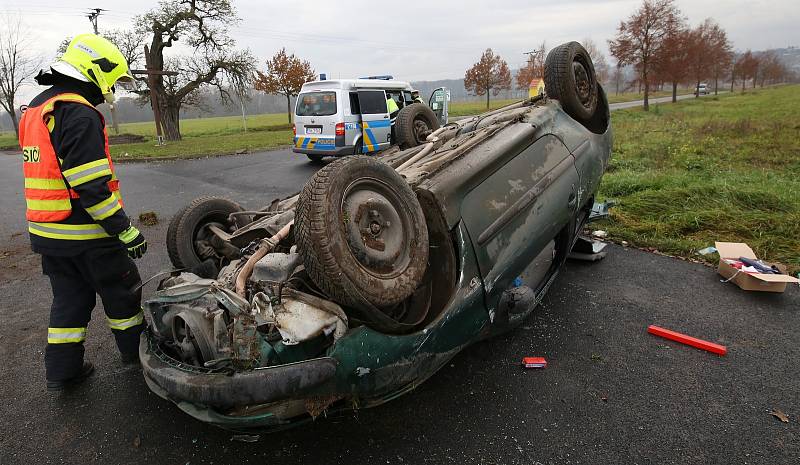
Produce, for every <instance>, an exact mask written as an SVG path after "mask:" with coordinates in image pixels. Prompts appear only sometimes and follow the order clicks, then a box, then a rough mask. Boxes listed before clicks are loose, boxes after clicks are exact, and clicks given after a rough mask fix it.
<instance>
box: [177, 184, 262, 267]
mask: <svg viewBox="0 0 800 465" xmlns="http://www.w3.org/2000/svg"><path fill="white" fill-rule="evenodd" d="M240 211H243V210H242V207H241V206H239V204H237V203H236V202H232V201H230V200H228V199H223V198H219V197H200V198H197V199H195V200H194V201H193V202H192V203H190V204H189V205H187V206H185V207H183V208H182V209H181V210H180V211H178V213H177V214H176V215H175V216H173V217H172V220H171V221H170V223H169V227H168V228H167V253H168V254H169V259H170V261H171V262H172V264H173V265H174V266H175V267H176V268H186V269H189V270H192V269H195V268H197V267H199V266H200V265H201V264H202V263H203V262H205V261H206V260H209V259H210V258H213V257H209V256H208V255H207V254H203V253H201V251H199V250H198V244H197V243H196V242H197V241H198V239H203V237H204V236H207V235H209V234H211V233H209V232H207V231H204V227H205V226H207V225H209V224H215V225H217V226H219V227H220V228H221V229H223V230H225V231H228V232H232V231H233V230H234V229H236V227H241V226H243V225H244V223H246V222H247V221H246V220H244V219H243V220H240V222H239V223H238V224H234V223H230V222H229V221H228V215H230V214H231V213H234V212H240Z"/></svg>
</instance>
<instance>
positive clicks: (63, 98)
mask: <svg viewBox="0 0 800 465" xmlns="http://www.w3.org/2000/svg"><path fill="white" fill-rule="evenodd" d="M56 102H76V103H82V104H84V105H88V106H90V107H94V106H93V105H92V104H91V103H89V101H88V100H86V99H85V98H83V97H81V96H80V95H79V94H61V95H57V96H56V97H54V98H53V99H51V100H50V101H49V102H47V104H46V105H45V106H44V107H42V114H47V113H51V112H52V111H53V108H54V107H55V105H56Z"/></svg>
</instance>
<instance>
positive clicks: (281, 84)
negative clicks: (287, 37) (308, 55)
mask: <svg viewBox="0 0 800 465" xmlns="http://www.w3.org/2000/svg"><path fill="white" fill-rule="evenodd" d="M256 73H257V74H258V77H257V78H256V80H255V89H256V90H260V91H263V92H265V93H267V94H280V95H283V96H285V97H286V116H287V117H288V118H289V124H292V97H297V94H298V93H300V89H301V88H302V87H303V84H305V83H306V82H309V81H313V80H314V76H315V74H314V69H312V68H311V63H309V62H308V61H306V60H301V59H300V58H298V57H296V56H294V54H291V55H287V54H286V48H282V49H281V50H280V51H279V52H278V53H276V54H275V56H273V57H272V58H271V59H270V60H269V61H267V72H266V74H265V73H262V72H261V71H256Z"/></svg>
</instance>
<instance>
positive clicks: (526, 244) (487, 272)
mask: <svg viewBox="0 0 800 465" xmlns="http://www.w3.org/2000/svg"><path fill="white" fill-rule="evenodd" d="M577 185H578V172H577V170H576V168H575V163H574V158H573V157H572V155H571V154H570V152H569V150H567V148H566V147H565V146H564V144H563V143H562V142H561V141H560V140H559V139H558V138H557V137H555V136H553V135H546V136H544V137H542V138H540V139H538V140H537V141H535V142H534V143H533V144H531V145H529V146H528V147H527V148H525V149H523V150H522V151H521V152H520V153H518V154H517V155H516V156H515V157H514V158H512V159H510V160H509V161H508V162H506V163H505V164H504V165H503V166H501V167H499V168H498V169H497V170H496V171H494V172H493V173H492V174H491V175H489V176H488V177H487V178H485V179H484V180H483V182H481V183H480V184H479V185H478V186H477V187H475V188H474V189H473V190H472V191H470V192H469V193H468V194H467V195H466V196H465V197H464V201H463V203H462V206H461V215H462V218H463V220H464V222H465V224H466V226H467V230H468V231H469V235H470V238H471V239H472V244H473V247H474V249H475V254H476V256H477V258H478V265H479V268H480V271H481V275H482V276H483V282H484V286H485V290H486V297H487V305H488V306H489V309H490V311H491V310H492V309H493V308H494V306H495V305H496V304H497V302H498V300H499V297H500V294H501V293H502V292H503V291H504V290H506V289H508V287H509V286H510V285H511V283H512V282H513V281H514V279H515V278H517V277H518V276H520V275H521V274H522V273H523V271H524V270H525V269H526V268H527V267H528V265H529V264H530V263H531V262H533V261H534V259H535V258H536V257H537V256H538V255H539V253H540V252H542V251H543V250H544V249H545V247H548V246H550V245H551V243H552V240H553V239H554V238H555V237H556V236H557V235H558V233H559V232H560V231H561V230H562V229H563V228H564V227H565V226H567V225H568V224H570V222H571V220H572V217H573V216H574V215H575V210H576V207H577ZM542 276H544V274H542ZM535 284H538V283H535Z"/></svg>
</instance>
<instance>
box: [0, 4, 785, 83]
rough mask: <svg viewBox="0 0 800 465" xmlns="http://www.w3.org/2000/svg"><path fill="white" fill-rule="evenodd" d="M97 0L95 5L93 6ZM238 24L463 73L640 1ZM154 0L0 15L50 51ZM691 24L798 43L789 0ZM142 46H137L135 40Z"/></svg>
mask: <svg viewBox="0 0 800 465" xmlns="http://www.w3.org/2000/svg"><path fill="white" fill-rule="evenodd" d="M95 3H96V4H95ZM233 3H234V5H235V6H236V8H237V10H238V13H239V16H240V17H241V18H242V22H241V24H240V25H239V26H238V27H236V28H235V29H234V30H233V31H232V35H233V37H234V38H236V39H237V41H238V45H239V46H240V47H247V48H250V49H251V50H252V52H253V53H254V54H255V56H257V57H258V58H259V68H262V69H263V68H264V65H263V63H264V60H265V59H266V58H267V57H270V56H271V55H272V54H273V53H274V52H275V51H277V50H278V49H280V48H281V47H284V46H285V47H286V48H287V50H289V51H290V52H293V53H295V54H297V55H298V56H300V57H302V58H305V59H307V60H309V61H310V62H311V63H312V65H313V67H314V69H315V70H316V71H317V72H318V73H319V72H327V73H329V75H331V76H332V77H356V76H363V75H369V74H393V75H394V76H395V77H396V78H398V79H403V80H414V81H420V80H435V79H445V78H463V76H464V71H465V70H466V69H467V68H468V67H469V66H470V65H471V64H472V63H474V62H475V61H477V58H478V57H479V56H480V54H481V52H482V51H483V50H484V49H485V48H487V47H491V48H493V49H494V50H495V51H496V52H498V53H499V54H500V55H501V56H503V58H505V59H506V60H507V61H508V63H509V65H510V66H511V67H512V68H516V67H518V66H519V65H520V64H522V63H523V62H524V61H525V55H523V53H524V52H526V51H528V50H531V49H533V48H535V47H536V46H537V44H540V43H541V42H542V41H546V42H547V44H548V46H549V47H552V46H554V45H557V44H559V43H562V42H565V41H569V40H582V39H584V38H586V37H588V38H591V39H593V40H594V41H595V42H597V43H598V45H600V46H601V48H602V49H604V50H607V43H606V40H607V39H608V38H610V37H612V36H613V35H614V32H615V30H616V27H617V26H618V24H619V22H620V21H621V20H622V19H625V18H626V17H627V16H629V15H630V14H631V13H632V12H633V11H634V10H635V9H636V8H637V6H638V5H639V4H640V3H641V2H640V0H608V1H605V0H596V1H590V0H561V1H557V0H549V1H537V0H493V1H486V2H484V1H481V2H478V1H471V0H460V1H450V0H447V1H438V2H436V1H420V0H403V1H400V2H397V1H392V2H381V1H375V0H371V1H364V0H350V1H347V2H343V1H333V0H328V1H317V0H305V1H302V2H301V1H286V0H282V1H272V0H269V1H264V0H261V1H257V0H234V1H233ZM156 4H157V2H156V1H149V0H138V1H131V0H127V1H121V0H104V1H102V2H94V3H93V2H92V0H80V1H77V2H76V1H58V2H56V1H44V0H26V1H20V0H0V13H9V12H19V13H20V14H21V16H22V17H23V20H24V21H25V22H26V23H27V26H28V30H29V31H31V33H32V34H35V35H36V44H37V46H38V47H39V48H40V51H41V52H42V53H43V54H46V55H47V56H52V55H53V54H54V50H55V49H56V48H57V46H58V44H59V43H60V42H61V40H62V39H63V38H64V37H66V36H73V35H75V34H79V33H83V32H91V26H90V24H89V21H88V19H86V18H85V17H83V16H82V12H84V11H86V10H85V9H86V8H87V7H95V6H97V7H102V8H105V9H107V10H109V11H107V12H105V13H104V15H103V16H101V17H100V27H101V29H102V28H116V27H128V26H129V25H130V24H131V21H132V18H133V17H134V16H135V15H137V14H139V13H142V12H144V11H146V10H148V9H149V8H152V7H154V6H156ZM677 4H678V5H679V7H680V8H681V10H682V11H683V13H684V15H686V16H687V17H688V19H689V22H690V23H691V24H698V23H700V22H701V21H703V19H705V18H706V17H713V18H714V19H716V20H717V21H718V22H719V23H720V24H721V25H722V26H723V27H724V28H725V29H726V30H727V31H728V36H729V38H730V39H731V40H732V41H733V43H734V46H735V48H736V49H738V50H744V49H748V48H750V49H753V50H761V49H766V48H775V47H786V46H788V45H800V32H799V31H800V29H799V28H798V26H797V25H798V24H800V4H799V3H798V1H797V0H772V1H754V0H748V1H744V0H742V1H740V0H725V1H722V0H705V1H696V0H695V1H689V0H678V1H677ZM143 45H144V44H143Z"/></svg>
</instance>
